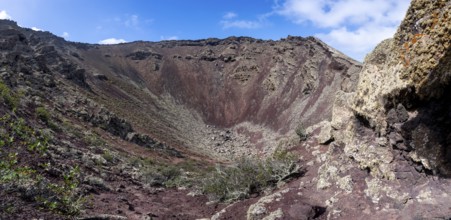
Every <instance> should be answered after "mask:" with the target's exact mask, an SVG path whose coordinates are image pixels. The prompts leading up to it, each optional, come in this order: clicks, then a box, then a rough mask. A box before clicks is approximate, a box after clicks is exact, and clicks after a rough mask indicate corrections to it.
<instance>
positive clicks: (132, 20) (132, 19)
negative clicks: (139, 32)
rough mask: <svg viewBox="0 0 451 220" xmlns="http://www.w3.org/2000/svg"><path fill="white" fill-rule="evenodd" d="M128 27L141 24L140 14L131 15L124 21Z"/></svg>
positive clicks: (135, 26)
mask: <svg viewBox="0 0 451 220" xmlns="http://www.w3.org/2000/svg"><path fill="white" fill-rule="evenodd" d="M124 25H125V26H126V27H133V28H137V27H138V26H139V17H138V15H130V16H128V17H127V19H126V20H125V22H124Z"/></svg>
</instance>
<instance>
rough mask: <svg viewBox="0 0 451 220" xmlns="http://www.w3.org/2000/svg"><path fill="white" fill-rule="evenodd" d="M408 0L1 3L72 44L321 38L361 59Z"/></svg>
mask: <svg viewBox="0 0 451 220" xmlns="http://www.w3.org/2000/svg"><path fill="white" fill-rule="evenodd" d="M409 3H410V0H241V1H238V0H0V19H11V20H15V21H17V22H18V24H19V25H21V26H22V27H29V28H34V29H39V30H45V31H50V32H52V33H54V34H55V35H59V36H62V37H64V38H66V39H67V40H70V41H77V42H87V43H119V42H131V41H136V40H145V41H160V40H174V39H179V40H181V39H203V38H208V37H216V38H226V37H228V36H250V37H254V38H260V39H273V40H278V39H280V38H285V37H287V36H288V35H293V36H303V37H307V36H316V37H318V38H320V39H321V40H323V41H325V42H326V43H328V44H329V45H331V46H332V47H334V48H336V49H338V50H340V51H342V52H344V53H345V54H347V55H349V56H351V57H353V58H354V59H357V60H359V61H362V60H363V58H364V56H365V55H366V54H367V53H368V52H369V51H371V50H372V49H373V48H374V46H375V45H376V44H377V43H378V42H380V41H381V40H383V39H386V38H389V37H391V36H392V35H393V34H394V32H395V31H396V29H397V26H398V25H399V24H400V22H401V20H402V19H403V17H404V15H405V12H406V10H407V8H408V6H409Z"/></svg>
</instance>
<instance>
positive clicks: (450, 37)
mask: <svg viewBox="0 0 451 220" xmlns="http://www.w3.org/2000/svg"><path fill="white" fill-rule="evenodd" d="M450 19H451V2H450V1H448V0H439V1H433V2H431V1H427V0H414V1H412V3H411V6H410V8H409V10H408V12H407V15H406V18H405V19H404V21H403V22H402V24H401V26H400V27H399V29H398V32H397V33H396V35H395V37H394V38H393V39H390V40H385V41H383V42H382V43H380V44H379V45H378V46H377V47H376V49H375V50H374V51H373V52H372V53H371V54H369V55H368V56H367V57H366V58H365V64H364V67H363V70H362V72H361V74H360V79H359V83H358V86H357V91H356V94H355V97H354V100H353V104H352V107H353V109H354V110H355V111H356V112H357V114H360V115H362V116H363V117H365V118H367V119H368V120H369V121H370V123H371V125H372V126H373V127H376V128H377V129H378V130H379V131H381V132H382V133H384V132H385V130H386V127H387V124H386V120H385V119H386V115H385V109H387V108H391V107H393V105H394V104H395V103H399V102H403V103H406V107H407V108H409V107H411V105H413V103H412V102H413V100H412V96H414V97H419V98H420V99H423V100H426V99H429V98H431V97H439V96H441V95H442V94H443V91H444V89H443V87H444V86H446V85H448V84H449V81H450V79H451V71H450V66H451V48H450V47H451V22H449V20H450Z"/></svg>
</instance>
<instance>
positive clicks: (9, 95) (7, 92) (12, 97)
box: [0, 81, 20, 110]
mask: <svg viewBox="0 0 451 220" xmlns="http://www.w3.org/2000/svg"><path fill="white" fill-rule="evenodd" d="M0 97H1V98H2V99H3V101H4V102H5V103H6V104H7V105H8V107H9V108H10V109H12V110H15V109H16V108H17V107H18V106H19V102H20V96H19V95H17V94H16V93H14V92H13V91H11V89H10V88H9V87H8V86H7V85H6V84H4V83H3V82H2V81H0Z"/></svg>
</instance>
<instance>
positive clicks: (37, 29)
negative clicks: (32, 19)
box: [31, 27, 42, 31]
mask: <svg viewBox="0 0 451 220" xmlns="http://www.w3.org/2000/svg"><path fill="white" fill-rule="evenodd" d="M31 30H33V31H42V29H40V28H37V27H31Z"/></svg>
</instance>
